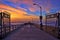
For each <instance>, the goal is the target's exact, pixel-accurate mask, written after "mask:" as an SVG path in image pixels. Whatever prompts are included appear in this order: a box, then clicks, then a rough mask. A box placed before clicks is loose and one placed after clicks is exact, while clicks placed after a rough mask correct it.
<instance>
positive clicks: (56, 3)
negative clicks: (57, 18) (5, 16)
mask: <svg viewBox="0 0 60 40" xmlns="http://www.w3.org/2000/svg"><path fill="white" fill-rule="evenodd" d="M33 3H36V4H38V5H40V6H41V7H42V14H43V16H44V15H45V14H47V12H49V13H56V12H58V11H60V0H0V11H1V10H3V11H8V12H9V13H11V17H12V20H15V21H18V22H19V21H20V20H21V21H23V20H28V19H29V20H31V19H32V18H34V19H33V20H35V19H36V20H38V18H39V17H38V16H39V15H40V9H39V7H38V6H36V5H33Z"/></svg>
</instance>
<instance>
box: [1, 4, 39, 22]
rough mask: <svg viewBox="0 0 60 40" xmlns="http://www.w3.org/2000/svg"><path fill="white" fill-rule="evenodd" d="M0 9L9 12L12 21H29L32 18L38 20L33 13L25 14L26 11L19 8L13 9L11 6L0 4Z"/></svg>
mask: <svg viewBox="0 0 60 40" xmlns="http://www.w3.org/2000/svg"><path fill="white" fill-rule="evenodd" d="M0 10H2V11H7V12H8V13H10V14H11V21H12V22H22V21H31V20H32V18H33V19H34V20H39V17H38V16H35V15H27V12H25V11H23V10H19V9H15V8H13V7H10V6H7V5H2V4H0Z"/></svg>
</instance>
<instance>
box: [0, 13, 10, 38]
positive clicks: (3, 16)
mask: <svg viewBox="0 0 60 40" xmlns="http://www.w3.org/2000/svg"><path fill="white" fill-rule="evenodd" d="M9 32H10V14H9V13H8V12H0V39H2V38H4V37H5V36H6V35H7V34H8V33H9Z"/></svg>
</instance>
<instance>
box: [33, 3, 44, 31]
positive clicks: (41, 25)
mask: <svg viewBox="0 0 60 40" xmlns="http://www.w3.org/2000/svg"><path fill="white" fill-rule="evenodd" d="M33 5H37V6H38V7H39V8H40V16H39V18H40V29H41V30H43V28H42V27H43V24H42V7H41V6H39V5H38V4H35V3H34V4H33Z"/></svg>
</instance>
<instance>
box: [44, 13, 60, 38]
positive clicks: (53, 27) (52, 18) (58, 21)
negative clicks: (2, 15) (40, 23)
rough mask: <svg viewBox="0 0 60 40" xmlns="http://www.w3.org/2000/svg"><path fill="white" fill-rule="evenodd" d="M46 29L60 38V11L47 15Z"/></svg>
mask: <svg viewBox="0 0 60 40" xmlns="http://www.w3.org/2000/svg"><path fill="white" fill-rule="evenodd" d="M45 30H46V31H47V32H48V33H50V34H52V35H53V36H55V37H58V38H60V13H55V14H49V15H46V27H45Z"/></svg>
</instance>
